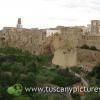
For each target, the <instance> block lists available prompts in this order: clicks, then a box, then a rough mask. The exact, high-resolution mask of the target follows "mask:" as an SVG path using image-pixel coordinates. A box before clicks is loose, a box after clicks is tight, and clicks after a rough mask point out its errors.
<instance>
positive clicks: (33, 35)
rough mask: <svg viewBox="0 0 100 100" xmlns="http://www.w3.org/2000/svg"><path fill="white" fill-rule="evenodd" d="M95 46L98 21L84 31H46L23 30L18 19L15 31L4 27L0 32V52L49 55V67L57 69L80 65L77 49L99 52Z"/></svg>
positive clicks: (99, 35) (98, 37) (78, 28)
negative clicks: (12, 51)
mask: <svg viewBox="0 0 100 100" xmlns="http://www.w3.org/2000/svg"><path fill="white" fill-rule="evenodd" d="M99 44H100V21H99V20H92V21H91V23H90V24H88V25H87V27H86V26H72V27H71V26H70V27H65V26H57V27H55V28H48V29H38V28H31V29H26V28H23V25H22V22H21V18H18V22H17V25H16V27H4V28H3V29H2V30H1V31H0V48H5V47H13V48H19V49H22V50H23V51H28V52H30V53H31V54H33V55H43V54H48V53H53V54H54V58H53V60H52V63H53V64H55V65H60V66H62V67H61V68H66V67H71V66H75V65H78V64H79V65H81V64H82V63H81V62H82V58H81V57H79V54H78V52H80V51H81V50H79V49H78V48H80V47H82V46H84V45H87V46H89V47H91V46H92V47H95V48H96V49H98V50H99V49H100V45H99ZM80 54H81V53H80ZM95 55H96V54H95ZM95 55H93V57H94V56H95ZM80 56H81V55H80ZM78 58H79V60H78ZM80 59H81V60H80ZM83 62H84V61H83ZM98 62H99V61H98ZM86 63H87V65H86ZM82 65H84V63H83V64H82ZM93 65H94V64H93ZM85 66H91V63H89V62H85Z"/></svg>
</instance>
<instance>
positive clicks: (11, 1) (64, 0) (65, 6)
mask: <svg viewBox="0 0 100 100" xmlns="http://www.w3.org/2000/svg"><path fill="white" fill-rule="evenodd" d="M99 5H100V1H99V0H0V28H2V27H3V26H16V22H17V18H18V17H21V18H22V23H23V26H24V27H29V28H31V27H41V28H44V27H50V26H51V27H54V26H56V25H66V26H67V25H86V24H88V23H89V21H90V20H92V19H100V12H99V11H100V6H99Z"/></svg>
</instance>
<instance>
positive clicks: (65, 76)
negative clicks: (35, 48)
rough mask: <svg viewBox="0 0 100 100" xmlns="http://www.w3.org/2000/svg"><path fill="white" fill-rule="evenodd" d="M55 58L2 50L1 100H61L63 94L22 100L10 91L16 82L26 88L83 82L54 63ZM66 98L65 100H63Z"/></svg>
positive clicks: (25, 96) (0, 68) (39, 95)
mask: <svg viewBox="0 0 100 100" xmlns="http://www.w3.org/2000/svg"><path fill="white" fill-rule="evenodd" d="M52 57H53V55H51V54H50V55H43V56H42V55H41V56H35V55H31V54H29V53H28V52H22V51H21V50H19V49H14V48H1V49H0V87H1V88H0V93H1V94H0V100H61V98H63V96H62V95H60V94H52V95H51V94H48V95H45V94H39V93H38V94H35V93H29V94H27V93H26V92H25V91H23V95H22V96H20V97H14V96H13V95H9V94H8V93H7V92H6V91H7V88H8V87H9V86H12V85H14V84H16V83H19V84H22V85H23V87H24V86H37V85H38V86H39V85H43V84H46V83H49V84H51V85H52V84H53V85H58V86H69V85H70V86H71V85H73V84H75V83H77V82H80V79H79V78H76V77H75V76H73V75H72V74H71V73H70V72H69V71H68V69H65V70H64V69H63V70H62V69H59V67H58V66H54V65H52V63H51V60H52ZM65 99H66V98H65V97H64V99H63V100H65Z"/></svg>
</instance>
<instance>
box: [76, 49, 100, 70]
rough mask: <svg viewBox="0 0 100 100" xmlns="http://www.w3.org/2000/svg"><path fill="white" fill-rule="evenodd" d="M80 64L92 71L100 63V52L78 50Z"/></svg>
mask: <svg viewBox="0 0 100 100" xmlns="http://www.w3.org/2000/svg"><path fill="white" fill-rule="evenodd" d="M77 56H78V64H79V65H84V67H85V68H86V69H88V70H91V69H92V68H93V67H94V66H95V65H97V63H100V52H99V51H94V50H89V49H79V48H78V49H77Z"/></svg>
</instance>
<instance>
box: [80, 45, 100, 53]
mask: <svg viewBox="0 0 100 100" xmlns="http://www.w3.org/2000/svg"><path fill="white" fill-rule="evenodd" d="M81 49H89V50H94V51H100V50H99V49H97V48H96V47H95V46H90V47H89V46H88V45H86V44H84V45H83V46H81Z"/></svg>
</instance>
